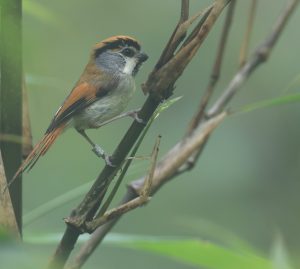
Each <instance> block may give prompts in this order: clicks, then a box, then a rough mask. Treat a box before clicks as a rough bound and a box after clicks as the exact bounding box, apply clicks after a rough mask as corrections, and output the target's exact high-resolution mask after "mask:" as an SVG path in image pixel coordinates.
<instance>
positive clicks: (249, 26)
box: [239, 0, 257, 66]
mask: <svg viewBox="0 0 300 269" xmlns="http://www.w3.org/2000/svg"><path fill="white" fill-rule="evenodd" d="M256 6H257V0H252V2H251V7H250V13H249V18H248V23H247V29H246V32H245V37H244V40H243V43H242V46H241V51H240V57H239V65H240V66H243V65H244V64H245V62H246V60H247V55H248V50H249V42H250V36H251V33H252V29H253V24H254V17H255V11H256Z"/></svg>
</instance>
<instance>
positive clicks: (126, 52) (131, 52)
mask: <svg viewBox="0 0 300 269" xmlns="http://www.w3.org/2000/svg"><path fill="white" fill-rule="evenodd" d="M122 54H123V55H125V56H127V57H132V56H133V55H134V50H132V49H130V48H125V49H123V50H122Z"/></svg>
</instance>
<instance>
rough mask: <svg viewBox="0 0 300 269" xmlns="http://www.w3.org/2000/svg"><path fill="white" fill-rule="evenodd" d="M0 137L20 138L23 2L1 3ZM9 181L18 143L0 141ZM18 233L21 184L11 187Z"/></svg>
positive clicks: (19, 155) (19, 159)
mask: <svg viewBox="0 0 300 269" xmlns="http://www.w3.org/2000/svg"><path fill="white" fill-rule="evenodd" d="M0 12H1V14H0V20H1V21H0V27H1V28H0V72H1V75H0V78H1V81H0V134H1V135H16V136H19V137H21V136H22V1H21V0H2V1H1V7H0ZM0 148H1V151H2V157H3V163H4V168H5V172H6V177H7V179H8V181H10V179H12V177H13V175H14V174H15V172H16V170H17V169H18V168H19V166H20V165H21V162H22V145H21V144H20V143H14V142H9V141H8V140H6V141H5V140H3V141H1V140H0ZM10 195H11V199H12V204H13V207H14V211H15V215H16V219H17V223H18V226H19V230H20V232H21V231H22V181H21V180H16V181H15V183H14V184H12V186H11V188H10Z"/></svg>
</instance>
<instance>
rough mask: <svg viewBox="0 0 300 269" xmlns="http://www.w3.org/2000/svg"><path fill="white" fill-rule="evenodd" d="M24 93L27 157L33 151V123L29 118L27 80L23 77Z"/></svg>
mask: <svg viewBox="0 0 300 269" xmlns="http://www.w3.org/2000/svg"><path fill="white" fill-rule="evenodd" d="M22 95H23V107H22V109H23V112H22V115H23V116H22V120H23V127H22V129H23V131H22V136H23V149H22V155H23V158H26V157H27V156H28V155H29V153H30V152H31V151H32V148H33V147H32V134H31V125H30V118H29V106H28V95H27V89H26V82H25V80H24V79H23V87H22Z"/></svg>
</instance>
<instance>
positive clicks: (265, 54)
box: [208, 0, 299, 117]
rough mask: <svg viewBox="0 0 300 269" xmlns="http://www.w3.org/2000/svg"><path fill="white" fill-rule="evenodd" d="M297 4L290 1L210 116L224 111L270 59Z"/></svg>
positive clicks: (214, 106) (210, 111) (297, 1)
mask: <svg viewBox="0 0 300 269" xmlns="http://www.w3.org/2000/svg"><path fill="white" fill-rule="evenodd" d="M297 4H299V0H291V1H289V2H288V4H287V6H286V7H285V9H284V10H283V12H282V13H281V14H280V16H279V18H278V20H277V21H276V23H275V26H274V28H273V30H272V31H271V33H270V35H269V36H268V37H267V38H266V39H265V40H264V41H263V42H262V43H261V44H260V45H259V46H258V48H257V49H256V50H255V51H254V53H253V54H252V56H251V57H250V59H249V60H248V61H247V62H246V63H245V65H244V66H243V67H241V68H240V70H239V71H238V72H237V74H236V75H235V76H234V77H233V79H232V80H231V82H230V83H229V86H228V87H227V88H226V90H225V91H224V92H223V94H222V95H221V96H220V97H219V98H218V100H217V101H216V102H215V103H214V105H213V106H212V107H211V109H210V110H209V111H208V116H209V117H211V116H213V115H216V114H218V113H220V111H222V110H223V109H224V108H225V107H226V105H227V104H228V103H229V102H230V101H231V99H232V98H233V96H235V94H236V93H237V91H238V90H239V89H240V88H241V85H243V83H244V82H245V81H246V80H247V79H248V77H249V76H250V75H251V73H252V72H253V71H254V70H255V69H256V68H257V67H258V66H259V65H260V64H262V63H264V62H266V61H267V60H268V58H269V56H270V54H271V52H272V49H273V47H274V45H275V44H276V42H277V40H278V38H279V36H280V34H281V33H282V31H283V29H284V27H285V25H286V23H287V21H288V20H289V18H290V15H291V14H292V12H293V11H294V10H295V7H296V5H297Z"/></svg>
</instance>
